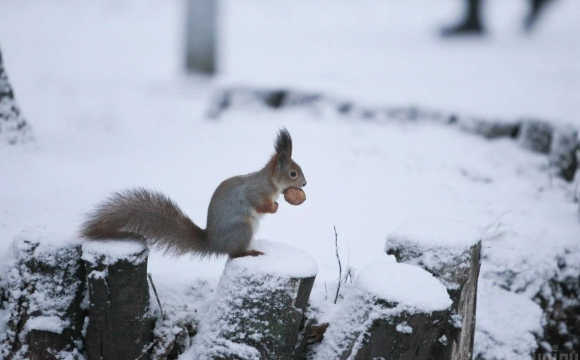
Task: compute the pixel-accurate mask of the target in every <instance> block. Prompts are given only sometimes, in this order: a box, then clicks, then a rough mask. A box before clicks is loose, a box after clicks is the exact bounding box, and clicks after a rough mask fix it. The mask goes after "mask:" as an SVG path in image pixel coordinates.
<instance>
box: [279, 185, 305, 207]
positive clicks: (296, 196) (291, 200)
mask: <svg viewBox="0 0 580 360" xmlns="http://www.w3.org/2000/svg"><path fill="white" fill-rule="evenodd" d="M284 200H286V202H287V203H288V204H292V205H300V204H302V203H303V202H304V201H306V193H305V192H304V190H302V189H299V188H295V187H291V188H288V189H286V191H284Z"/></svg>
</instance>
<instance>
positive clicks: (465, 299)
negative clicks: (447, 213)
mask: <svg viewBox="0 0 580 360" xmlns="http://www.w3.org/2000/svg"><path fill="white" fill-rule="evenodd" d="M385 249H386V252H387V254H389V255H394V256H395V257H396V259H397V261H398V262H403V263H407V264H413V265H418V266H420V267H422V268H423V269H425V270H427V271H428V272H430V273H431V274H433V276H435V277H436V278H437V279H439V280H440V281H441V282H442V283H443V284H444V285H445V287H446V288H447V292H448V293H449V296H450V297H451V300H452V301H453V306H452V308H453V312H454V316H455V320H456V322H457V323H458V325H459V327H460V328H461V331H459V332H458V334H457V336H456V337H455V338H452V339H449V340H450V341H451V342H452V344H453V357H452V359H454V360H463V359H471V356H472V353H473V339H474V334H475V310H476V301H477V282H478V277H479V269H480V265H481V231H479V230H478V229H477V228H475V227H473V226H470V225H468V224H465V223H462V222H457V221H452V220H448V219H414V220H409V221H407V222H405V223H404V224H403V225H401V226H400V227H399V228H398V229H397V230H395V231H394V232H392V233H391V234H389V236H388V237H387V242H386V246H385Z"/></svg>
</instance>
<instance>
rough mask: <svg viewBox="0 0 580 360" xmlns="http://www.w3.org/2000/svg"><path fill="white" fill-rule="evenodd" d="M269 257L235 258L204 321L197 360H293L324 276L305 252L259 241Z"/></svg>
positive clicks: (195, 349) (196, 347) (194, 351)
mask: <svg viewBox="0 0 580 360" xmlns="http://www.w3.org/2000/svg"><path fill="white" fill-rule="evenodd" d="M254 248H255V249H256V250H259V251H262V252H263V253H264V255H261V256H257V257H243V258H238V259H230V260H228V262H227V263H226V266H225V269H224V272H223V274H222V276H221V278H220V281H219V284H218V288H217V291H216V293H215V297H214V298H213V299H212V302H211V304H210V306H209V308H208V313H207V314H205V316H204V317H203V318H202V320H201V322H200V325H199V332H198V334H197V335H196V337H194V345H193V348H192V349H191V353H192V354H193V357H194V358H195V359H199V360H203V359H212V360H215V359H228V360H230V359H243V360H250V359H251V360H258V359H260V360H264V359H279V360H291V359H295V358H299V357H295V354H294V350H295V347H296V345H297V342H298V338H299V334H300V333H301V331H303V330H304V328H305V326H304V324H305V323H306V322H307V319H306V317H305V311H306V306H307V304H308V298H309V297H310V291H311V290H312V285H313V284H314V278H315V276H316V273H317V271H318V269H317V266H316V263H315V262H314V260H313V259H312V258H311V257H310V256H308V255H307V254H306V253H305V252H304V251H302V250H300V249H296V248H293V247H291V246H288V245H284V244H279V243H274V242H269V241H265V240H261V241H257V242H256V243H255V244H254Z"/></svg>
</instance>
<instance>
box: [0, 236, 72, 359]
mask: <svg viewBox="0 0 580 360" xmlns="http://www.w3.org/2000/svg"><path fill="white" fill-rule="evenodd" d="M14 251H15V254H14V258H13V259H14V262H13V264H10V265H9V268H8V271H7V273H6V274H7V277H6V278H5V279H3V280H4V281H2V282H0V283H3V284H2V285H4V286H5V288H4V289H2V290H0V308H2V307H3V308H4V309H3V310H4V311H5V313H4V314H5V315H7V316H8V323H7V328H6V329H5V330H6V331H5V332H4V333H2V332H0V359H5V360H11V359H24V358H27V359H35V360H40V359H47V360H48V359H51V360H52V359H64V358H67V359H71V360H73V359H80V358H82V356H81V355H80V354H81V353H80V352H79V349H82V344H81V338H82V336H81V330H82V325H83V309H82V308H81V302H82V294H83V289H84V284H83V280H84V268H83V267H82V264H81V261H80V256H81V246H80V244H65V245H59V246H56V245H52V244H50V243H48V244H40V243H39V242H38V241H29V240H17V241H16V242H15V243H14ZM0 310H1V309H0ZM0 313H2V311H0Z"/></svg>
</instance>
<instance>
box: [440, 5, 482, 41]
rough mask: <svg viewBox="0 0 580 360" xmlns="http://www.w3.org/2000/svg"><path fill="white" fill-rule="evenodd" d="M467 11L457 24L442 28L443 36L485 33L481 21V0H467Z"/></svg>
mask: <svg viewBox="0 0 580 360" xmlns="http://www.w3.org/2000/svg"><path fill="white" fill-rule="evenodd" d="M466 1H467V12H466V15H465V19H464V20H463V21H462V22H461V23H459V24H457V25H455V26H451V27H448V28H444V29H442V30H441V35H442V36H454V35H482V34H483V33H484V29H483V25H482V23H481V16H480V13H481V11H480V9H481V0H466Z"/></svg>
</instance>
